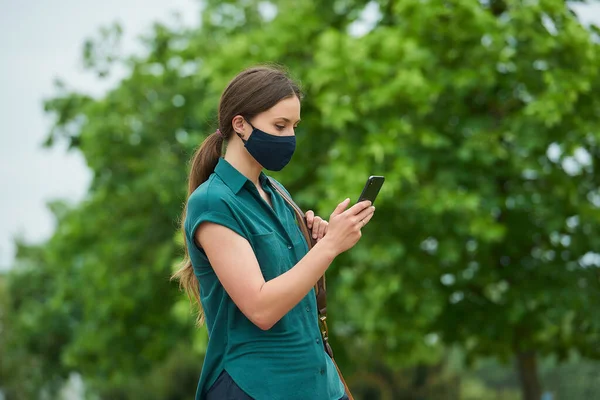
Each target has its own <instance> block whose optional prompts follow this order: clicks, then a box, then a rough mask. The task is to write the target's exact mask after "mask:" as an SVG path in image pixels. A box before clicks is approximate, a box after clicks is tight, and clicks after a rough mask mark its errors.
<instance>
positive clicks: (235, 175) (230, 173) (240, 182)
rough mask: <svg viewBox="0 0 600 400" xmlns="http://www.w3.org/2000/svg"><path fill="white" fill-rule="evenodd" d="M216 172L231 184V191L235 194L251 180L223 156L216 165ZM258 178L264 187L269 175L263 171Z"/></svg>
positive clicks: (227, 183)
mask: <svg viewBox="0 0 600 400" xmlns="http://www.w3.org/2000/svg"><path fill="white" fill-rule="evenodd" d="M215 173H216V174H217V175H218V176H219V178H221V180H222V181H223V182H225V184H226V185H227V186H229V188H230V189H231V191H232V192H233V193H235V194H238V192H239V191H240V190H241V189H242V187H244V184H245V183H246V182H249V181H250V180H249V179H248V178H246V177H245V176H244V174H242V173H241V172H240V171H238V170H237V169H235V167H234V166H233V165H231V164H230V163H229V162H227V160H225V159H224V158H223V157H220V158H219V161H218V162H217V166H216V167H215ZM258 179H259V181H260V183H261V185H263V187H264V186H265V185H266V181H267V176H266V175H265V173H264V172H261V173H260V176H259V178H258Z"/></svg>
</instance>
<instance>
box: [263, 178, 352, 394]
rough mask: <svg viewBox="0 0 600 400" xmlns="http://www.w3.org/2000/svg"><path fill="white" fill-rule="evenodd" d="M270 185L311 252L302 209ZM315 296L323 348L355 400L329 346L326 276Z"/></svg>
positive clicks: (318, 285)
mask: <svg viewBox="0 0 600 400" xmlns="http://www.w3.org/2000/svg"><path fill="white" fill-rule="evenodd" d="M267 179H268V181H269V184H270V185H271V187H272V188H273V189H275V191H276V192H277V193H279V195H280V196H281V197H282V198H283V200H285V202H286V203H288V204H289V205H290V206H291V207H292V209H293V210H294V214H295V215H296V220H297V221H298V226H299V227H300V231H301V232H302V235H303V236H304V240H306V243H307V244H308V249H309V250H310V249H311V248H312V247H313V246H314V245H315V243H316V241H315V240H314V239H313V238H312V235H311V234H310V230H309V229H308V225H307V223H306V217H305V216H304V213H303V212H302V209H301V208H300V207H299V206H298V205H297V204H296V203H295V202H294V200H292V198H291V197H290V196H289V195H288V194H287V193H286V191H285V190H283V189H282V188H281V186H280V185H279V184H278V183H277V182H276V181H275V180H274V179H273V178H271V177H267ZM315 296H316V298H317V311H318V313H319V329H320V331H321V337H322V338H323V347H324V348H325V352H326V353H327V354H328V355H329V357H330V358H331V360H332V361H333V365H335V369H337V371H338V374H339V376H340V379H341V380H342V383H343V384H344V388H345V389H346V394H347V395H348V397H349V399H350V400H354V398H353V397H352V394H351V393H350V388H349V387H348V385H347V384H346V381H345V380H344V377H343V376H342V372H341V371H340V368H339V367H338V366H337V363H336V362H335V359H334V358H333V350H332V349H331V346H330V345H329V329H328V328H327V286H326V285H325V274H323V276H321V277H320V278H319V280H318V281H317V283H316V284H315Z"/></svg>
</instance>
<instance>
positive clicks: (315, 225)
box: [312, 217, 323, 239]
mask: <svg viewBox="0 0 600 400" xmlns="http://www.w3.org/2000/svg"><path fill="white" fill-rule="evenodd" d="M322 222H323V220H322V219H321V217H315V218H314V220H313V228H312V237H313V239H316V238H317V236H319V227H320V226H321V223H322Z"/></svg>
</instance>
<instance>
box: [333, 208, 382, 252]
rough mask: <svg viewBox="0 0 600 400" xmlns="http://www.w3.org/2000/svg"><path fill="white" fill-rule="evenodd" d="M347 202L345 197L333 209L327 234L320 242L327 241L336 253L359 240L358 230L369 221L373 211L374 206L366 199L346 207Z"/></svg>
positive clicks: (359, 232) (348, 247) (359, 233)
mask: <svg viewBox="0 0 600 400" xmlns="http://www.w3.org/2000/svg"><path fill="white" fill-rule="evenodd" d="M349 204H350V199H346V200H344V201H342V202H341V203H340V204H339V205H338V206H337V207H336V209H335V210H334V211H333V213H332V214H331V217H330V218H329V226H328V228H327V230H328V233H327V236H326V237H325V239H324V240H323V242H322V243H323V244H324V243H325V242H327V245H328V246H331V248H332V249H333V250H334V251H335V253H336V254H340V253H343V252H344V251H346V250H348V249H350V248H351V247H353V246H354V245H355V244H356V243H357V242H358V241H359V240H360V237H361V236H362V233H361V231H360V230H361V229H362V228H363V227H364V226H365V225H366V224H368V223H369V221H370V220H371V218H373V214H374V213H375V207H373V206H372V205H371V202H370V201H368V200H367V201H361V202H360V203H357V204H355V205H353V206H352V207H350V208H348V209H346V208H347V207H348V205H349Z"/></svg>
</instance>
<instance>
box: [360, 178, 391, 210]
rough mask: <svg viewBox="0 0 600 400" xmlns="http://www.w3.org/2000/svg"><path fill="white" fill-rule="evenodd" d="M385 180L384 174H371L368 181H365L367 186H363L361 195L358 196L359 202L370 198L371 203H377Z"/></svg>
mask: <svg viewBox="0 0 600 400" xmlns="http://www.w3.org/2000/svg"><path fill="white" fill-rule="evenodd" d="M384 181H385V178H384V177H383V176H376V175H374V176H370V177H369V179H367V183H365V187H364V188H363V191H362V193H361V194H360V197H359V198H358V203H360V202H361V201H365V200H369V201H371V204H375V199H376V198H377V195H378V194H379V191H380V190H381V187H382V186H383V182H384Z"/></svg>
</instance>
